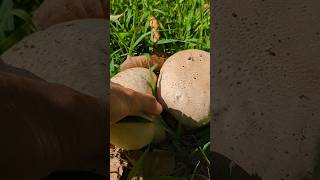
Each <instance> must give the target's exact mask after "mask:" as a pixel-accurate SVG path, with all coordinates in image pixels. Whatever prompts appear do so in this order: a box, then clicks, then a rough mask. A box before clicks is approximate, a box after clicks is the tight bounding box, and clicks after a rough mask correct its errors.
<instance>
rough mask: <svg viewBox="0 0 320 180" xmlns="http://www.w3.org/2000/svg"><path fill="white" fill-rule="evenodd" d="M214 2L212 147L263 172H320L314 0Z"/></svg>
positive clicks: (272, 178) (301, 175)
mask: <svg viewBox="0 0 320 180" xmlns="http://www.w3.org/2000/svg"><path fill="white" fill-rule="evenodd" d="M213 6H214V7H215V8H216V12H215V17H214V19H216V20H217V24H216V25H215V27H214V28H215V29H214V30H215V33H214V34H215V37H216V38H215V40H214V43H215V45H214V46H213V47H214V49H213V51H214V52H215V53H214V60H215V61H214V62H215V63H214V64H213V67H214V69H215V71H213V76H214V82H215V84H213V88H214V90H213V91H214V92H215V93H214V97H213V98H214V99H213V103H214V105H213V107H214V113H213V118H214V121H212V122H211V125H212V127H211V132H213V133H212V136H211V139H212V140H213V141H212V142H213V143H212V144H211V150H213V151H215V152H217V153H219V154H222V155H224V156H226V157H228V158H229V159H231V160H232V161H233V162H235V163H236V164H238V165H239V166H240V167H242V168H243V169H244V170H246V171H247V172H248V173H250V174H255V173H257V175H258V176H260V177H261V178H262V179H263V180H280V179H283V180H301V179H313V180H316V179H317V180H318V179H320V172H319V167H320V121H319V117H320V73H319V72H320V61H319V57H320V50H319V47H320V41H319V35H320V33H319V29H320V23H319V21H320V16H319V9H320V4H319V2H318V1H309V0H307V1H300V0H291V1H290V2H289V1H281V2H280V1H278V0H268V1H243V3H241V6H239V4H238V3H234V1H232V0H226V1H224V3H218V2H217V1H215V2H214V4H213ZM231 10H232V11H231ZM257 12H258V13H257ZM306 27H308V28H306ZM213 161H214V160H213ZM226 168H228V167H226ZM216 174H217V173H216ZM213 178H215V179H219V177H213ZM235 179H237V178H235ZM248 179H249V178H248Z"/></svg>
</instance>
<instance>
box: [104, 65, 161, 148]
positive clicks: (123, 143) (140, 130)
mask: <svg viewBox="0 0 320 180" xmlns="http://www.w3.org/2000/svg"><path fill="white" fill-rule="evenodd" d="M111 82H114V83H118V84H120V85H122V86H124V87H126V88H129V89H132V90H135V91H137V92H140V93H144V94H149V95H152V89H151V87H150V85H151V86H154V87H155V84H156V82H157V76H156V75H155V74H154V73H153V72H152V71H150V70H149V69H146V68H141V67H137V68H130V69H126V70H124V71H122V72H120V73H118V74H116V75H115V76H114V77H112V78H111ZM149 83H150V84H149ZM146 108H148V107H146ZM128 118H129V117H128ZM143 118H145V117H141V119H143ZM147 120H149V121H150V122H148V121H129V122H128V121H127V122H123V121H120V122H117V123H114V124H111V127H110V142H111V144H113V145H115V146H118V147H120V148H123V149H126V150H136V149H140V148H143V147H144V146H146V145H147V144H149V143H151V142H152V141H160V140H162V139H163V138H164V137H165V131H164V129H163V128H162V126H161V125H160V121H159V119H157V118H156V117H155V118H154V119H147Z"/></svg>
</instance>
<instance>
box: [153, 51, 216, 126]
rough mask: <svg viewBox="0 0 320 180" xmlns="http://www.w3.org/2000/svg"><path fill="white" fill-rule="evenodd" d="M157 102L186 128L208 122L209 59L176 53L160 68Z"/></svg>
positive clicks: (199, 54)
mask: <svg viewBox="0 0 320 180" xmlns="http://www.w3.org/2000/svg"><path fill="white" fill-rule="evenodd" d="M157 93H158V99H159V102H160V103H161V104H162V106H163V107H164V108H166V109H167V110H168V111H169V112H170V113H171V114H172V115H173V116H174V117H175V118H176V119H177V120H181V123H182V124H183V125H185V126H186V127H188V128H197V127H200V126H203V125H206V124H207V123H208V122H209V109H210V55H209V53H208V52H205V51H202V50H197V49H189V50H184V51H180V52H177V53H175V54H174V55H172V56H170V57H169V58H168V59H167V60H166V62H165V63H164V64H163V66H162V68H161V70H160V75H159V78H158V83H157Z"/></svg>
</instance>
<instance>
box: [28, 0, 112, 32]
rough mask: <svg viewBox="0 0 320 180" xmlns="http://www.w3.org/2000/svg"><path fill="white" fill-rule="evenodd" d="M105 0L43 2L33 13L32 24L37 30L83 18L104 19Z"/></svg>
mask: <svg viewBox="0 0 320 180" xmlns="http://www.w3.org/2000/svg"><path fill="white" fill-rule="evenodd" d="M106 11H107V1H106V0H90V1H87V0H45V1H44V2H43V3H42V4H41V6H40V7H39V9H37V10H36V11H35V14H34V17H33V22H34V24H35V25H36V27H37V28H38V29H45V28H48V27H49V26H51V25H54V24H57V23H62V22H66V21H71V20H76V19H84V18H106V17H107V12H106Z"/></svg>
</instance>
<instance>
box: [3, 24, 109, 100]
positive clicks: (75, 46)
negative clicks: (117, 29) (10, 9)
mask: <svg viewBox="0 0 320 180" xmlns="http://www.w3.org/2000/svg"><path fill="white" fill-rule="evenodd" d="M106 23H107V21H106V20H104V19H84V20H75V21H70V22H66V23H61V24H57V25H54V26H52V27H50V28H48V29H46V30H43V31H39V32H35V33H33V34H31V35H30V36H28V37H26V38H24V39H23V40H22V41H20V42H19V43H17V44H15V45H14V46H13V47H12V48H10V49H9V50H7V51H6V52H4V53H3V54H2V56H1V58H2V59H3V61H4V62H5V63H6V64H9V65H11V66H14V67H17V68H22V69H26V70H28V71H30V72H32V73H34V74H35V75H37V76H39V77H40V78H42V79H45V80H46V81H49V82H54V83H60V84H64V85H66V86H69V87H71V88H73V89H75V90H78V91H80V92H82V93H85V94H88V95H92V96H95V97H98V98H101V99H104V98H105V96H106V89H107V81H106V77H107V73H108V70H107V62H106V56H107V54H106V52H107V49H106V45H105V39H104V38H101V37H105V34H106V32H105V31H106V30H105V28H106V27H105V26H106Z"/></svg>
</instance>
